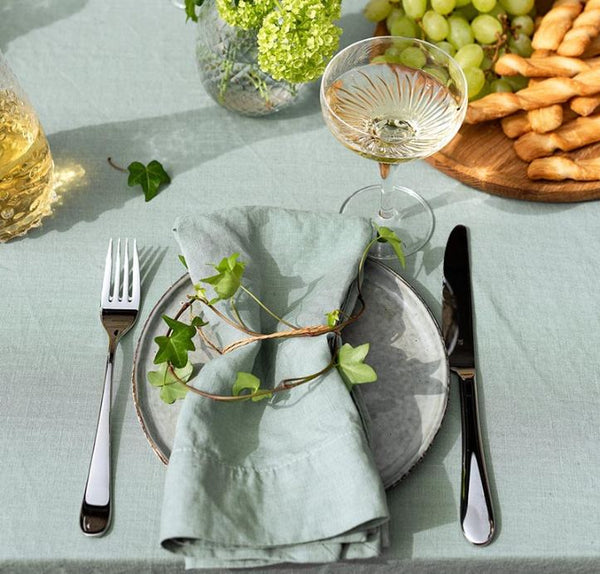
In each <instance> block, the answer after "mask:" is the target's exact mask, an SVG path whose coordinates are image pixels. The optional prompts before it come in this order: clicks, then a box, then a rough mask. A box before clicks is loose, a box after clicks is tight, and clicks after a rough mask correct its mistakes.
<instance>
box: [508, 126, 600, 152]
mask: <svg viewBox="0 0 600 574" xmlns="http://www.w3.org/2000/svg"><path fill="white" fill-rule="evenodd" d="M597 141H600V114H598V115H595V116H589V117H587V118H577V119H575V120H573V121H570V122H568V123H566V124H565V125H563V126H561V127H560V128H558V129H557V130H556V131H554V132H552V133H549V134H536V133H535V132H529V133H526V134H525V135H522V136H521V137H520V138H519V139H518V140H517V141H516V142H515V152H516V153H517V155H518V156H519V157H520V158H521V159H523V160H525V161H531V160H533V159H536V158H538V157H544V156H547V155H550V154H551V153H552V152H553V151H555V150H557V149H560V150H562V151H571V150H573V149H576V148H579V147H583V146H585V145H589V144H591V143H594V142H597Z"/></svg>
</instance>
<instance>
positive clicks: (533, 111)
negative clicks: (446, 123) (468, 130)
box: [466, 0, 600, 181]
mask: <svg viewBox="0 0 600 574" xmlns="http://www.w3.org/2000/svg"><path fill="white" fill-rule="evenodd" d="M532 45H533V48H534V52H533V54H532V55H531V57H530V58H522V57H521V56H518V55H517V54H505V55H503V56H501V57H500V58H499V59H498V61H497V62H496V66H495V71H496V72H497V73H498V74H499V75H501V76H510V75H517V74H521V75H523V76H525V77H527V78H529V83H528V85H527V87H526V88H523V89H522V90H520V91H518V92H515V93H514V94H513V93H509V92H506V93H494V94H489V95H487V96H484V97H483V98H481V99H480V100H476V101H474V102H471V103H470V104H469V108H468V111H467V117H466V122H467V123H470V124H475V123H479V122H483V121H486V120H494V119H501V124H502V129H503V131H504V133H505V134H506V135H507V136H508V137H509V138H511V139H514V149H515V151H516V153H517V155H518V156H519V157H520V158H521V159H523V160H524V161H526V162H529V166H528V169H527V175H528V177H529V178H531V179H548V180H564V179H572V180H578V181H592V180H600V157H594V158H586V159H576V158H574V157H573V156H570V155H569V154H568V153H561V152H571V151H573V150H576V149H578V148H581V147H583V146H587V145H590V144H593V143H595V142H600V57H598V56H600V0H587V1H584V0H556V1H555V2H554V4H553V6H552V8H551V9H550V11H549V12H548V13H547V14H546V15H545V16H544V17H543V18H542V19H541V20H540V21H539V25H538V27H537V29H536V31H535V33H534V36H533V39H532ZM555 152H558V154H560V155H558V154H557V153H555ZM599 155H600V154H599Z"/></svg>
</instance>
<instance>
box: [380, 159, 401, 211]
mask: <svg viewBox="0 0 600 574" xmlns="http://www.w3.org/2000/svg"><path fill="white" fill-rule="evenodd" d="M393 167H395V166H393V165H392V164H389V163H380V164H379V174H380V175H381V201H380V204H379V217H381V219H391V218H392V217H395V216H396V215H398V212H397V210H396V209H394V207H393V206H392V197H391V196H392V194H391V191H392V189H393V188H394V183H393V181H392V177H391V174H392V168H393Z"/></svg>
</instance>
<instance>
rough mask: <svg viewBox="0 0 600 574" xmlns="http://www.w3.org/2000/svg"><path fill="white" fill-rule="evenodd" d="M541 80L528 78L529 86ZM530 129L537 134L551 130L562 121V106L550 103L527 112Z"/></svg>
mask: <svg viewBox="0 0 600 574" xmlns="http://www.w3.org/2000/svg"><path fill="white" fill-rule="evenodd" d="M540 81H541V80H537V79H530V80H529V84H528V85H529V86H535V85H536V84H539V83H540ZM527 119H528V121H529V127H530V131H532V132H536V133H538V134H545V133H547V132H552V131H554V130H555V129H556V128H558V127H559V126H560V125H561V124H562V123H563V107H562V105H561V104H552V105H551V106H544V107H543V108H537V109H535V110H529V111H528V112H527Z"/></svg>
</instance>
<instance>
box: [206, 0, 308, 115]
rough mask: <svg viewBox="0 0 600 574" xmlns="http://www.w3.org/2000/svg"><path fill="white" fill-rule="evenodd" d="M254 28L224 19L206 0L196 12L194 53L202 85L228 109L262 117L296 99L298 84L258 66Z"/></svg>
mask: <svg viewBox="0 0 600 574" xmlns="http://www.w3.org/2000/svg"><path fill="white" fill-rule="evenodd" d="M256 36H257V31H256V30H242V29H240V28H234V27H232V26H230V25H229V24H227V23H226V22H224V21H223V20H222V19H221V18H220V16H219V12H218V10H217V7H216V4H215V0H206V1H205V2H204V4H203V5H202V7H201V8H200V11H199V14H198V40H197V46H196V56H197V62H198V70H199V72H200V78H201V79H202V84H203V85H204V88H205V89H206V91H207V92H208V93H209V94H210V96H211V97H212V98H213V99H214V100H215V101H216V102H218V103H219V104H221V105H222V106H223V107H225V108H227V109H228V110H231V111H234V112H238V113H240V114H243V115H247V116H264V115H267V114H271V113H273V112H277V111H279V110H282V109H283V108H285V107H287V106H289V105H290V104H292V103H294V102H295V101H296V99H297V98H298V93H299V88H300V87H301V84H290V83H288V82H285V81H281V80H274V79H273V78H272V77H271V76H270V75H269V74H267V73H265V72H263V71H262V70H261V69H260V67H259V65H258V48H257V39H256Z"/></svg>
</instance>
